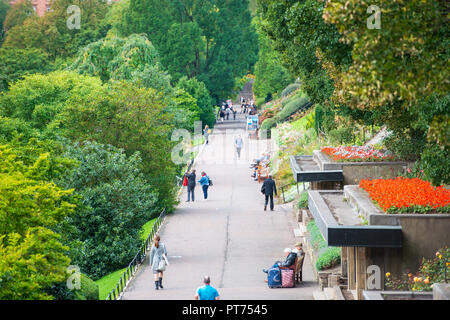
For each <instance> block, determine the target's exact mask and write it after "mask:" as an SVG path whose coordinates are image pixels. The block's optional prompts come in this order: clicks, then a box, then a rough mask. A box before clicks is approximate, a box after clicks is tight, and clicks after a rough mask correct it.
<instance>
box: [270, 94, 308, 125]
mask: <svg viewBox="0 0 450 320" xmlns="http://www.w3.org/2000/svg"><path fill="white" fill-rule="evenodd" d="M306 103H308V97H306V96H302V97H300V98H295V99H293V100H292V101H290V102H288V103H287V104H286V105H285V106H284V108H283V110H281V111H280V112H279V113H278V114H277V115H276V117H277V118H278V119H279V121H285V120H286V119H287V118H289V117H290V116H291V115H293V114H294V113H296V112H297V111H298V110H300V108H301V107H303V106H304V105H305V104H306Z"/></svg>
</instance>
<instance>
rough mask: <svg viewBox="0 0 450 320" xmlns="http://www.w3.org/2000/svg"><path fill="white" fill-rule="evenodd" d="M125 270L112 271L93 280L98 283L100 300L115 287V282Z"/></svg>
mask: <svg viewBox="0 0 450 320" xmlns="http://www.w3.org/2000/svg"><path fill="white" fill-rule="evenodd" d="M125 270H127V268H123V269H120V270H117V271H114V272H113V273H110V274H108V275H106V276H104V277H103V278H101V279H99V280H97V281H95V283H96V284H97V285H98V290H99V298H100V300H105V299H106V298H107V297H108V294H109V293H110V292H111V290H112V289H114V288H115V286H116V285H117V282H119V280H120V277H121V276H122V274H123V273H124V272H125Z"/></svg>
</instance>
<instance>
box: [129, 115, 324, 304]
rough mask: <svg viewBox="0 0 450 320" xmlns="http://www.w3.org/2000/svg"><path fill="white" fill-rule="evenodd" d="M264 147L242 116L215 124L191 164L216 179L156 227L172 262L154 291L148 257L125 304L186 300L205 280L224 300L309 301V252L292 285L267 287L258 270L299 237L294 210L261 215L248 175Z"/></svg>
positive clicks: (257, 186) (312, 280) (283, 208)
mask: <svg viewBox="0 0 450 320" xmlns="http://www.w3.org/2000/svg"><path fill="white" fill-rule="evenodd" d="M237 134H241V136H242V137H243V138H244V148H243V150H242V154H241V159H240V160H237V159H236V155H235V152H234V145H233V141H234V137H235V135H237ZM268 143H270V141H268V140H249V139H247V137H246V134H245V120H244V115H240V114H239V115H238V119H237V120H236V121H228V122H227V121H225V123H224V124H217V125H216V127H215V129H214V132H213V134H212V135H211V136H210V143H209V145H206V146H205V147H204V149H203V151H202V152H201V154H200V155H199V157H198V159H197V161H196V163H195V169H196V170H197V177H198V179H200V172H201V171H205V172H206V173H207V174H208V175H209V176H210V178H211V179H212V180H213V182H214V186H212V187H210V188H209V199H208V200H207V201H204V200H203V194H202V190H201V187H200V186H199V185H198V186H197V187H196V189H195V196H196V198H195V202H185V201H186V198H187V196H186V194H187V193H186V190H183V193H182V195H181V197H180V204H179V206H178V207H177V209H176V210H175V212H174V213H173V214H170V215H169V216H167V218H166V221H165V223H164V225H163V227H162V229H161V230H160V235H161V241H162V242H164V243H165V245H166V247H167V250H168V258H169V262H170V265H169V266H168V267H167V270H166V272H165V273H164V281H163V285H164V289H163V290H158V291H156V290H154V282H153V275H152V271H151V267H150V266H149V263H148V258H147V259H146V261H145V263H144V265H143V266H141V268H140V270H139V271H138V272H137V274H136V276H135V278H134V279H133V280H132V281H131V282H130V284H129V286H128V288H127V290H126V292H125V294H124V296H123V299H136V300H142V299H149V300H154V299H164V300H182V299H187V300H190V299H193V296H194V293H195V290H196V288H197V287H199V286H200V285H201V284H202V283H201V280H202V277H203V276H204V275H209V276H211V284H212V286H214V287H216V288H217V289H218V290H219V293H220V294H221V298H222V299H227V300H232V299H237V300H255V299H266V300H272V299H274V300H275V299H313V296H312V292H313V290H315V289H316V288H317V283H316V281H315V277H314V275H313V271H312V267H311V264H310V261H309V257H308V255H306V258H305V259H306V260H305V263H304V271H303V280H304V281H303V283H302V284H300V285H297V287H296V288H284V289H269V288H268V287H267V284H266V283H265V282H264V279H266V274H265V273H263V272H262V269H263V268H267V267H269V266H271V265H272V264H273V262H274V261H276V260H281V259H283V258H282V256H283V249H284V248H286V247H293V246H294V243H295V242H296V240H297V241H298V240H299V239H298V238H294V234H293V231H292V230H293V229H294V228H296V227H297V226H295V221H294V215H293V213H292V210H291V205H285V206H281V205H276V206H275V211H273V212H271V211H263V206H264V198H263V196H262V195H261V193H260V189H261V184H258V182H257V181H254V180H253V179H251V178H250V169H249V163H250V162H251V160H252V159H254V158H256V157H259V156H260V154H261V153H262V152H264V151H266V150H267V149H268ZM198 179H197V180H198Z"/></svg>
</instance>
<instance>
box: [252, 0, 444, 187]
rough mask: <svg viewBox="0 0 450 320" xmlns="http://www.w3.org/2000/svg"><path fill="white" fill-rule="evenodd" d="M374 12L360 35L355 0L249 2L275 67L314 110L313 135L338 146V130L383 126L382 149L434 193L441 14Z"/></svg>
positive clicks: (421, 9)
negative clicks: (414, 164)
mask: <svg viewBox="0 0 450 320" xmlns="http://www.w3.org/2000/svg"><path fill="white" fill-rule="evenodd" d="M376 5H377V6H378V7H379V8H380V9H381V11H380V13H379V14H381V16H380V19H381V27H380V28H378V29H374V28H369V27H368V25H369V21H370V20H371V18H375V17H373V16H371V14H370V13H367V10H368V7H369V4H367V3H365V2H361V1H357V0H354V1H344V0H336V1H315V0H305V1H278V0H258V14H259V16H260V17H261V21H262V22H261V25H262V28H261V30H262V31H263V32H264V33H265V34H266V35H267V36H268V37H269V38H270V39H271V40H272V44H273V47H274V49H275V50H277V51H278V53H279V54H280V56H281V61H282V62H283V64H284V65H285V67H286V68H288V70H289V71H290V72H291V74H292V75H293V76H295V77H299V78H300V80H301V82H302V83H303V89H304V90H305V92H306V93H307V94H308V96H309V97H310V99H311V101H312V102H314V103H318V104H320V105H321V106H320V108H319V110H318V112H317V113H316V120H317V122H318V123H317V126H316V129H317V133H325V134H328V133H330V132H331V135H332V138H333V139H334V140H336V141H338V142H341V141H347V140H348V139H347V136H348V137H349V138H350V139H352V138H351V137H352V134H350V135H349V134H348V133H349V132H347V131H348V130H347V131H346V130H343V131H342V132H341V131H337V130H336V129H339V127H344V128H345V127H347V128H348V127H349V126H352V124H353V126H354V125H355V124H361V125H366V126H373V125H378V126H386V127H387V129H388V130H389V131H390V132H391V133H392V134H391V137H390V138H388V140H387V141H386V146H387V147H388V149H390V150H391V151H392V152H394V153H395V154H396V155H398V156H399V157H401V158H403V159H408V160H413V161H415V160H419V161H420V165H421V166H422V167H423V169H424V170H425V176H426V177H427V179H429V180H430V181H432V182H433V183H434V184H440V183H449V182H450V180H449V176H448V174H447V173H446V172H443V171H442V170H440V168H441V167H442V166H441V165H440V163H442V162H444V163H446V162H448V160H446V159H448V158H449V144H448V139H446V138H445V137H446V136H448V130H449V129H448V124H449V119H448V117H449V116H448V115H449V109H448V108H449V103H448V89H449V81H448V79H449V74H448V70H450V69H449V67H448V62H449V59H448V39H449V37H448V35H449V27H448V23H446V19H447V16H446V12H447V9H448V7H447V5H446V3H445V2H444V1H438V0H434V1H409V2H408V3H405V2H404V1H401V0H398V1H397V0H396V1H390V0H389V1H387V0H386V1H381V2H378V3H377V4H376ZM388 22H389V23H388ZM332 130H334V131H332ZM347 142H348V141H347ZM436 143H437V144H439V147H438V148H440V150H438V149H437V147H436V146H435V145H436ZM447 171H448V170H447Z"/></svg>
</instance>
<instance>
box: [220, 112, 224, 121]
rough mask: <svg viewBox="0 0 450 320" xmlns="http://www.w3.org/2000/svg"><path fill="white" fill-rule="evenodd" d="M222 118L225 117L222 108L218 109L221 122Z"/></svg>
mask: <svg viewBox="0 0 450 320" xmlns="http://www.w3.org/2000/svg"><path fill="white" fill-rule="evenodd" d="M223 118H225V112H224V111H223V109H220V122H221V123H223Z"/></svg>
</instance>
